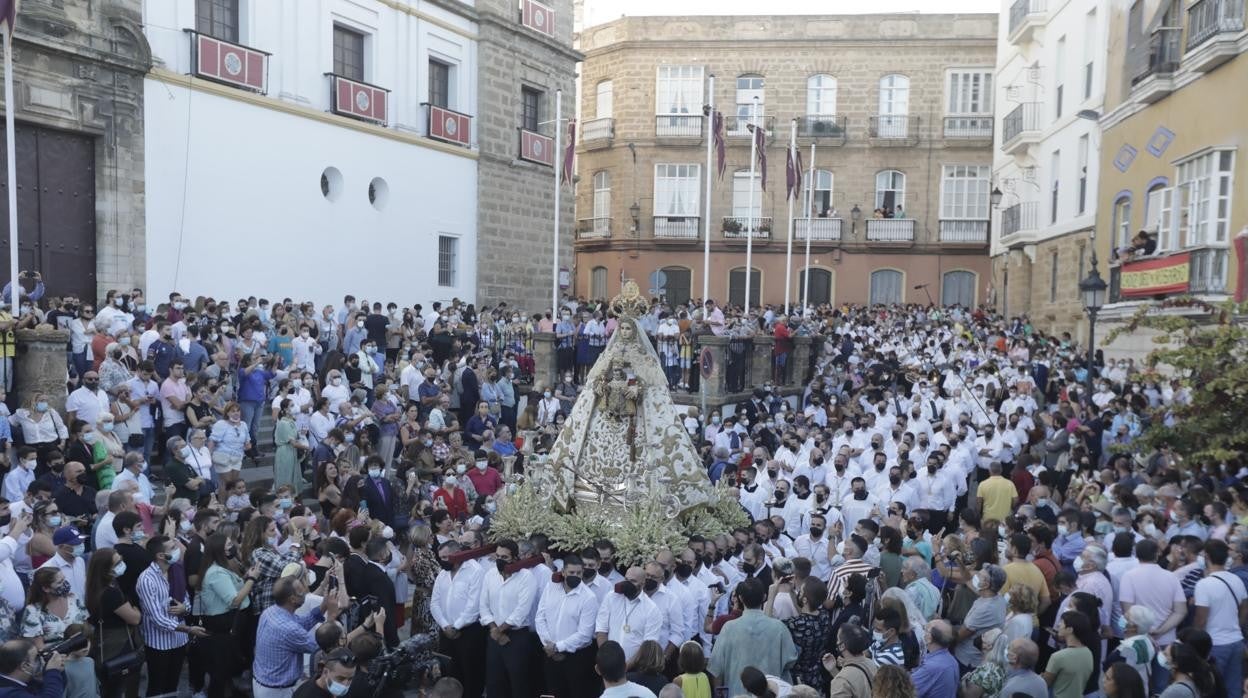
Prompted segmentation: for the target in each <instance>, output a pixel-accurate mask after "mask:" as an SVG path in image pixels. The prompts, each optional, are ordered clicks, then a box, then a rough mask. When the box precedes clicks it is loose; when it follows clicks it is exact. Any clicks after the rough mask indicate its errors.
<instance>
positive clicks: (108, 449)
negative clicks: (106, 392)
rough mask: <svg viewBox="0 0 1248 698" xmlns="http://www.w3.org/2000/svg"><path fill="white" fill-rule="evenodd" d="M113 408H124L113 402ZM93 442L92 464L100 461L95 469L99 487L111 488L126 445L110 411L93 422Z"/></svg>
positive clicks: (102, 488)
mask: <svg viewBox="0 0 1248 698" xmlns="http://www.w3.org/2000/svg"><path fill="white" fill-rule="evenodd" d="M113 408H114V409H125V407H124V406H121V405H119V404H118V403H116V402H114V403H113ZM95 434H96V439H95V443H93V444H91V457H92V459H93V460H92V464H93V465H94V464H95V463H101V465H100V466H99V469H97V470H96V471H95V477H96V481H97V482H99V483H100V487H99V489H101V490H107V489H112V486H113V478H115V477H116V476H117V473H120V472H121V459H122V458H125V457H126V445H125V444H124V443H123V442H122V440H121V438H120V436H119V435H118V434H117V418H116V417H115V416H114V415H113V414H111V413H105V414H102V415H100V419H99V421H97V422H96V424H95Z"/></svg>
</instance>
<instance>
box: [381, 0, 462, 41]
mask: <svg viewBox="0 0 1248 698" xmlns="http://www.w3.org/2000/svg"><path fill="white" fill-rule="evenodd" d="M426 1H427V2H429V3H430V4H432V5H436V6H438V7H440V8H442V9H444V10H446V11H447V12H452V13H454V14H457V15H459V16H460V17H463V18H464V19H466V20H468V21H470V22H477V21H480V15H479V14H478V13H477V11H476V10H474V9H473V8H471V7H468V6H467V5H463V4H461V3H458V2H453V0H426ZM377 2H380V3H381V4H383V5H385V6H386V7H389V8H390V9H392V10H397V11H399V12H402V13H403V14H406V15H411V16H412V17H416V18H417V19H421V20H424V21H426V22H428V23H430V24H433V25H435V26H438V27H441V28H443V29H445V30H447V31H449V32H453V33H455V34H459V35H460V36H462V37H464V38H465V39H471V40H473V41H478V40H479V39H480V38H481V37H480V36H479V35H478V34H477V33H476V32H472V31H468V30H466V29H464V28H463V27H457V26H455V25H454V24H451V23H450V22H447V21H446V20H444V19H439V18H438V17H434V16H432V15H429V14H426V13H424V12H421V11H420V10H417V9H416V8H414V7H412V6H411V5H408V4H407V3H405V2H399V1H398V0H377Z"/></svg>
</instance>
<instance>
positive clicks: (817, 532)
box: [810, 526, 823, 539]
mask: <svg viewBox="0 0 1248 698" xmlns="http://www.w3.org/2000/svg"><path fill="white" fill-rule="evenodd" d="M822 535H823V529H822V528H819V527H818V526H816V527H814V528H812V529H810V537H811V538H814V539H818V538H819V537H820V536H822Z"/></svg>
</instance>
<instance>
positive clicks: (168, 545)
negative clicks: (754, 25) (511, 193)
mask: <svg viewBox="0 0 1248 698" xmlns="http://www.w3.org/2000/svg"><path fill="white" fill-rule="evenodd" d="M40 295H42V294H40ZM32 296H33V294H32ZM28 298H30V296H28ZM42 300H43V299H42V298H31V303H30V309H29V312H30V313H31V314H32V315H33V316H36V319H35V320H33V321H32V320H24V321H25V322H35V323H47V324H50V325H54V326H59V327H62V328H65V329H68V330H69V334H70V344H69V346H68V347H67V375H68V376H69V381H70V385H69V387H70V391H69V394H68V397H67V399H66V400H65V403H64V409H63V410H60V409H57V408H56V407H55V406H54V405H53V403H54V402H56V401H55V400H54V396H51V395H46V394H42V393H37V392H35V393H32V394H31V395H30V398H29V400H28V401H27V403H26V404H24V405H21V406H14V407H15V409H13V410H12V412H11V413H9V412H8V410H7V409H6V408H3V407H0V411H3V412H4V414H3V415H2V416H4V417H5V419H0V440H3V450H4V452H5V453H6V458H5V468H4V476H3V486H2V490H0V496H2V498H0V639H2V640H3V644H0V698H24V697H25V696H32V695H39V696H43V697H44V698H54V697H56V696H63V695H64V696H72V697H73V698H80V697H81V698H86V697H89V696H106V697H107V698H116V697H117V696H121V695H125V696H127V698H135V697H136V696H137V695H138V693H139V691H140V690H143V691H145V693H146V695H148V696H163V695H166V694H171V693H175V692H177V691H178V690H179V687H182V686H186V687H188V688H189V690H190V691H191V692H192V693H193V694H194V695H195V696H196V697H197V698H207V697H211V698H223V697H225V696H230V695H241V694H248V693H250V694H251V695H252V696H254V697H255V698H288V697H289V696H298V698H314V697H316V698H319V697H322V696H336V697H337V696H344V695H348V696H365V695H369V696H375V695H398V694H399V693H401V692H402V691H404V690H419V691H423V692H425V694H426V695H430V696H460V695H466V696H472V697H473V698H477V697H478V696H481V695H487V696H490V697H491V698H495V697H498V698H501V697H504V696H515V697H516V698H533V697H534V696H541V695H552V696H557V697H558V698H564V696H574V697H579V696H600V695H601V696H609V697H636V698H649V697H652V696H661V697H663V698H672V697H674V696H685V697H686V698H711V697H712V696H716V697H717V696H720V695H727V696H757V697H760V698H761V697H769V696H833V697H837V698H840V697H844V696H854V697H857V698H867V697H868V696H878V697H884V698H904V697H906V696H922V697H924V698H946V697H950V696H957V695H965V696H971V697H978V696H1001V697H1004V698H1013V697H1014V696H1019V695H1022V696H1034V697H1037V698H1041V697H1047V696H1053V697H1054V698H1075V697H1078V696H1107V697H1110V698H1136V697H1142V696H1149V695H1161V696H1164V698H1175V697H1176V696H1178V697H1181V698H1188V697H1189V696H1191V697H1193V698H1212V697H1214V696H1218V697H1222V696H1227V697H1234V698H1239V696H1241V695H1242V691H1243V676H1242V664H1243V651H1244V644H1243V632H1242V629H1241V628H1242V624H1243V622H1244V621H1246V620H1248V603H1246V602H1248V591H1246V590H1245V582H1248V534H1246V533H1245V527H1246V526H1248V486H1246V485H1245V484H1244V483H1243V478H1244V477H1245V475H1246V474H1248V473H1246V472H1245V471H1244V469H1243V463H1242V462H1241V461H1240V460H1235V459H1232V460H1228V461H1225V462H1186V461H1184V458H1183V454H1182V453H1179V452H1177V451H1176V450H1172V449H1170V448H1168V447H1167V446H1166V445H1164V444H1163V445H1162V446H1161V447H1160V448H1157V449H1152V448H1144V447H1143V446H1142V441H1140V437H1141V435H1142V434H1143V433H1144V430H1146V429H1148V428H1149V427H1150V425H1154V424H1164V423H1166V422H1167V421H1169V420H1173V419H1174V418H1175V417H1174V416H1173V411H1174V408H1175V407H1176V406H1180V405H1182V404H1184V403H1185V402H1187V401H1188V400H1189V399H1190V398H1189V395H1190V390H1191V389H1192V388H1191V387H1190V386H1187V385H1185V384H1184V383H1183V382H1182V381H1181V380H1179V379H1177V378H1176V379H1168V378H1162V377H1161V376H1159V375H1157V374H1155V373H1152V372H1150V371H1145V370H1143V369H1142V368H1141V367H1136V366H1135V365H1134V363H1133V362H1131V361H1129V360H1106V359H1104V358H1103V357H1101V356H1100V355H1098V356H1097V357H1096V359H1095V360H1094V361H1093V362H1092V364H1091V365H1088V364H1087V363H1085V354H1084V352H1083V351H1082V350H1081V349H1080V347H1078V346H1077V345H1076V344H1075V343H1074V342H1073V341H1072V339H1071V337H1070V336H1068V335H1061V336H1047V335H1045V334H1044V333H1042V332H1039V331H1037V330H1036V329H1035V328H1033V327H1032V326H1031V324H1030V323H1029V322H1028V320H1027V318H1025V317H1018V318H1009V319H1006V318H1001V317H997V316H995V315H993V314H992V313H991V312H989V311H988V310H985V309H980V310H970V309H965V308H959V307H951V308H936V307H919V306H893V307H882V306H877V307H870V308H868V307H857V306H839V307H832V306H826V307H820V308H812V309H809V310H808V311H807V312H804V313H801V312H799V313H795V314H792V315H786V314H784V313H782V312H779V310H778V309H774V308H771V307H766V306H765V307H763V308H760V309H757V310H755V311H754V312H751V313H749V314H744V313H742V312H741V310H740V309H739V308H722V307H720V306H718V305H717V304H715V303H714V302H713V301H710V300H708V301H706V302H701V301H700V300H693V301H690V302H688V303H684V304H668V303H665V302H659V301H655V302H654V304H653V309H652V311H651V312H650V313H647V314H646V316H644V317H643V318H640V319H639V324H640V325H641V327H642V328H643V329H644V330H645V331H646V332H647V333H648V334H649V335H650V338H651V341H652V342H654V343H655V346H656V349H657V350H658V355H659V356H660V360H661V361H663V362H664V365H665V368H668V369H669V370H668V373H667V375H668V379H669V383H670V385H671V387H672V388H673V389H677V390H679V389H682V388H686V387H688V386H690V382H691V377H690V375H689V372H690V365H689V364H690V359H691V357H692V349H693V347H694V346H695V345H696V338H697V337H698V336H699V335H700V334H705V333H713V334H717V335H732V336H749V335H758V334H767V335H771V336H774V337H775V338H776V349H775V358H774V361H775V367H776V369H777V372H776V373H775V374H774V375H775V376H776V380H775V381H774V382H767V383H765V384H763V385H760V386H755V387H753V389H752V391H751V392H750V393H749V396H748V398H747V399H745V400H743V401H742V402H740V403H739V404H732V405H725V406H723V407H715V408H713V409H711V410H710V411H709V413H708V414H701V413H699V412H698V411H697V410H692V409H690V410H689V412H688V414H687V415H686V416H685V418H684V420H683V424H684V426H685V428H686V429H687V430H688V432H689V434H690V436H691V438H692V440H693V442H694V444H696V446H697V447H698V448H699V449H700V451H701V453H702V454H703V457H704V461H705V465H706V469H707V477H708V480H710V481H711V482H714V483H716V484H717V485H718V486H721V487H723V488H725V489H724V490H723V491H724V492H725V493H726V494H727V495H728V496H731V497H735V498H737V499H738V500H739V502H740V506H741V507H742V509H743V510H744V512H746V513H747V514H748V516H749V519H750V521H751V524H750V525H749V526H746V527H742V528H739V529H736V530H726V531H722V532H719V533H718V534H717V535H713V536H693V537H690V538H689V539H688V541H687V544H686V545H684V546H683V547H678V548H677V549H664V550H655V551H652V552H651V553H650V554H648V555H646V556H645V558H644V559H623V558H621V557H619V556H617V547H616V545H615V544H613V542H612V541H611V540H609V539H602V540H598V541H595V542H594V544H593V545H590V546H586V547H585V548H583V549H580V550H561V549H556V546H555V545H553V544H552V543H551V541H550V540H549V538H548V537H547V536H545V535H542V534H540V533H539V534H535V535H532V536H530V537H527V538H525V539H523V540H515V539H508V538H503V537H499V536H496V535H494V534H493V533H492V531H491V519H492V518H493V516H494V515H495V512H496V511H497V510H498V507H499V506H500V505H502V506H505V500H506V497H507V495H508V494H509V492H510V491H511V488H513V487H514V486H515V484H516V483H517V482H518V481H519V480H520V479H521V478H522V475H523V472H524V464H525V459H526V458H528V457H531V456H532V454H534V453H539V454H540V453H542V452H543V451H544V450H546V449H548V448H549V446H550V444H551V443H552V441H553V439H554V437H555V435H556V434H557V433H558V430H559V429H560V428H561V427H562V425H563V422H564V420H566V419H567V416H568V413H569V412H570V410H571V407H572V404H573V403H574V402H575V401H576V400H577V398H578V396H579V394H580V391H581V390H582V389H583V387H582V382H583V379H584V373H585V370H586V369H587V367H588V366H590V365H592V363H593V361H594V359H596V357H597V354H598V353H599V352H601V350H602V348H603V347H604V346H605V344H606V341H607V338H608V337H609V336H610V335H611V333H612V332H613V331H614V328H615V319H614V318H613V317H612V316H611V313H610V312H609V311H608V308H607V305H606V303H604V302H601V301H589V302H587V301H585V300H584V299H573V298H570V297H565V298H564V300H563V303H562V307H561V308H560V310H559V312H558V313H557V314H555V316H552V315H551V314H548V313H539V314H536V315H528V314H526V313H523V312H520V311H518V310H516V309H513V308H510V307H508V306H507V305H506V304H503V303H500V304H499V305H498V306H497V307H495V308H492V309H488V310H487V309H477V308H475V307H474V306H473V305H472V304H466V303H461V302H459V301H452V302H449V303H446V304H441V303H433V304H431V306H430V307H429V308H427V309H426V308H423V307H422V306H421V305H415V306H413V307H410V308H402V309H400V307H399V306H398V305H397V304H395V303H390V304H388V305H387V306H385V307H383V306H382V304H381V303H372V304H370V303H368V302H367V301H363V300H360V301H358V302H357V301H356V299H355V298H354V297H352V296H347V297H346V298H345V299H344V301H343V304H342V306H341V307H338V308H334V307H331V306H326V307H323V308H321V309H320V310H317V308H316V307H315V306H314V305H313V304H312V303H294V302H292V301H291V300H289V299H287V300H283V301H282V302H276V303H270V302H269V301H267V300H265V299H254V298H248V299H240V300H238V301H237V303H234V304H232V303H230V302H227V301H215V300H213V299H211V298H202V297H201V298H196V299H194V300H193V301H192V300H189V299H187V298H185V297H183V296H181V295H180V294H177V293H173V294H170V296H169V299H168V302H161V303H159V304H158V305H154V306H153V305H149V304H148V303H147V302H146V301H145V298H144V296H143V294H142V292H141V291H140V290H138V289H135V290H133V291H130V292H121V291H117V292H110V293H108V294H107V295H106V297H105V298H104V299H103V302H102V303H101V304H100V306H99V308H98V312H96V311H97V308H96V307H95V306H94V305H92V304H90V303H85V302H80V300H79V299H77V298H72V297H67V298H49V299H46V302H41V301H42ZM0 320H3V318H0ZM0 329H2V328H0ZM536 332H551V333H553V334H554V335H555V337H556V347H557V360H558V364H559V375H558V377H557V380H556V381H555V384H554V385H542V384H540V383H535V382H534V380H535V379H534V365H533V359H532V341H533V335H534V333H536ZM795 336H809V337H812V338H813V340H812V341H813V342H814V344H815V346H816V349H817V351H816V356H817V361H816V365H815V366H814V368H813V376H812V378H811V380H809V381H807V382H803V385H802V387H801V388H800V389H798V390H796V391H794V390H786V389H783V388H781V387H780V386H781V384H782V383H781V381H780V380H779V377H780V376H783V375H785V374H784V373H783V369H784V367H785V365H786V363H787V361H788V353H789V352H790V351H791V350H792V337H795ZM669 360H670V363H669ZM1089 379H1090V380H1089ZM695 380H696V379H695ZM1085 385H1090V386H1091V390H1090V391H1089V390H1087V389H1085V387H1084V386H1085ZM266 412H268V413H269V414H271V415H272V417H273V427H272V428H271V430H270V429H268V428H265V429H263V431H264V432H266V433H261V431H262V429H261V418H262V416H263V415H264V414H265V413H266ZM270 451H271V453H270ZM270 455H271V457H272V462H273V477H272V482H271V483H270V482H268V481H267V480H264V481H261V480H258V479H257V478H255V477H252V476H251V473H254V472H256V471H254V470H252V467H253V466H254V465H256V464H258V463H261V462H267V459H268V458H269V457H270ZM249 481H250V482H249Z"/></svg>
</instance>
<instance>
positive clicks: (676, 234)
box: [654, 216, 702, 240]
mask: <svg viewBox="0 0 1248 698" xmlns="http://www.w3.org/2000/svg"><path fill="white" fill-rule="evenodd" d="M701 220H702V219H701V218H699V217H697V216H655V217H654V236H655V237H656V238H669V239H678V240H696V239H698V223H699V222H700V221H701Z"/></svg>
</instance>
